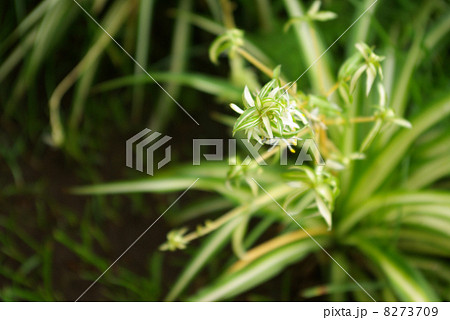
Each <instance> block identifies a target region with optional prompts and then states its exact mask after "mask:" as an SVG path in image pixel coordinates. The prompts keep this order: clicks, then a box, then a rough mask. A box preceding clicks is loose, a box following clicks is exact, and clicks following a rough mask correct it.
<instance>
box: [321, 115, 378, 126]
mask: <svg viewBox="0 0 450 320" xmlns="http://www.w3.org/2000/svg"><path fill="white" fill-rule="evenodd" d="M376 120H377V117H375V116H370V117H355V118H351V119H343V118H341V119H324V120H323V123H324V124H326V125H340V124H346V123H367V122H374V121H376Z"/></svg>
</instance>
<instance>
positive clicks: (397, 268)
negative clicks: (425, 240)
mask: <svg viewBox="0 0 450 320" xmlns="http://www.w3.org/2000/svg"><path fill="white" fill-rule="evenodd" d="M349 242H350V243H352V244H353V245H355V246H356V247H358V248H359V249H360V250H361V252H363V253H364V254H365V255H366V256H368V257H369V258H370V259H371V261H372V262H373V264H375V265H376V266H377V267H378V268H380V269H381V271H382V272H383V274H384V276H385V277H386V279H387V280H388V282H389V284H390V287H391V290H392V291H394V292H395V294H396V295H397V296H398V297H399V298H400V299H401V300H402V301H408V302H409V301H438V297H437V295H436V293H435V292H434V291H433V289H432V288H431V287H430V285H429V283H428V282H427V280H426V279H425V278H424V277H423V276H422V274H421V273H420V272H419V271H418V270H417V269H415V268H414V267H412V266H411V265H410V264H409V263H408V261H407V260H406V259H405V258H404V257H402V256H401V255H399V254H398V253H397V252H395V251H393V250H390V249H387V248H383V247H381V246H380V245H379V244H377V243H374V242H369V241H368V240H367V237H365V236H363V235H358V236H354V237H352V238H351V240H350V241H349Z"/></svg>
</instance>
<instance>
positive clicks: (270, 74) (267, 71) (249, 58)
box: [236, 47, 273, 78]
mask: <svg viewBox="0 0 450 320" xmlns="http://www.w3.org/2000/svg"><path fill="white" fill-rule="evenodd" d="M236 52H237V53H239V54H240V55H241V57H243V58H244V59H246V60H247V61H248V62H250V63H251V64H252V65H254V66H255V67H256V68H258V69H259V70H261V71H262V72H263V73H264V74H266V75H267V76H268V77H269V78H273V71H272V69H270V68H268V67H266V66H265V65H264V64H263V63H262V62H261V61H259V60H258V59H256V58H255V57H254V56H252V55H251V54H250V53H249V52H247V51H246V50H244V49H242V48H239V47H238V48H237V49H236Z"/></svg>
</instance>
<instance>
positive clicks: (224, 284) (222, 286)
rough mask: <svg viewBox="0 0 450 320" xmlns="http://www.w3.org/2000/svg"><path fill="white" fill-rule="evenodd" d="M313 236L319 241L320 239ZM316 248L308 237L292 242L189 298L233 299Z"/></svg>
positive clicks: (192, 299) (203, 299) (225, 276)
mask: <svg viewBox="0 0 450 320" xmlns="http://www.w3.org/2000/svg"><path fill="white" fill-rule="evenodd" d="M316 239H317V240H318V241H319V240H321V239H323V238H322V237H316ZM316 250H319V247H318V246H317V245H316V244H315V243H314V242H312V241H311V240H310V239H309V238H308V239H301V240H299V241H295V242H293V243H290V244H288V245H286V246H283V247H281V248H278V249H276V250H273V251H271V252H269V253H268V254H266V255H264V256H262V257H260V258H259V259H257V260H255V261H253V262H252V263H250V264H249V265H247V266H245V267H244V268H242V269H240V270H238V271H236V272H234V273H231V274H224V275H223V276H221V277H220V278H219V279H218V280H217V281H215V282H214V283H212V284H211V285H210V286H208V287H206V288H204V289H202V290H201V291H199V292H198V293H197V294H196V295H194V296H193V297H191V298H190V299H189V300H190V301H219V300H226V299H229V298H232V297H234V296H236V295H238V294H241V293H243V292H245V291H248V290H249V289H251V288H254V287H256V286H257V285H259V284H261V283H263V282H265V281H267V280H268V279H271V278H273V277H275V276H276V275H277V274H279V273H280V272H281V271H282V270H283V269H284V268H286V267H287V266H289V265H291V264H293V263H295V262H297V261H299V260H301V259H302V258H304V257H305V256H306V255H307V254H309V253H310V252H313V251H316Z"/></svg>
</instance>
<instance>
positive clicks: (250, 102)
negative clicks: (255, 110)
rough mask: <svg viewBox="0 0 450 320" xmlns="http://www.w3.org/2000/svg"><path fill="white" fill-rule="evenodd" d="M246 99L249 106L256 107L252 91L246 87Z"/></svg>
mask: <svg viewBox="0 0 450 320" xmlns="http://www.w3.org/2000/svg"><path fill="white" fill-rule="evenodd" d="M244 98H245V101H246V102H247V103H248V105H249V106H251V107H254V106H255V101H254V100H253V98H252V95H251V93H250V91H249V90H248V87H247V86H245V88H244Z"/></svg>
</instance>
